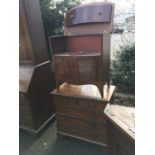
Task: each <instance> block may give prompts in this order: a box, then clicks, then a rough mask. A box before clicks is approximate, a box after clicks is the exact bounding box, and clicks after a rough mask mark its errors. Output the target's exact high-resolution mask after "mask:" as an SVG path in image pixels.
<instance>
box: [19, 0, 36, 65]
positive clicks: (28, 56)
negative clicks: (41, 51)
mask: <svg viewBox="0 0 155 155" xmlns="http://www.w3.org/2000/svg"><path fill="white" fill-rule="evenodd" d="M19 2H20V3H19V11H20V12H19V59H20V63H21V62H22V63H24V62H25V63H29V64H31V63H32V62H33V60H34V59H33V49H32V44H31V40H30V35H29V30H28V23H27V18H26V12H25V7H24V3H23V1H22V0H20V1H19Z"/></svg>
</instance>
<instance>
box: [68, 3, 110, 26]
mask: <svg viewBox="0 0 155 155" xmlns="http://www.w3.org/2000/svg"><path fill="white" fill-rule="evenodd" d="M111 12H112V4H110V3H107V4H105V3H104V5H102V4H101V3H100V5H97V3H96V5H93V4H91V5H88V4H87V5H86V6H85V5H84V6H79V7H76V8H73V9H71V10H69V11H68V12H67V14H66V23H65V24H66V26H67V27H68V26H73V25H77V24H87V23H110V20H111Z"/></svg>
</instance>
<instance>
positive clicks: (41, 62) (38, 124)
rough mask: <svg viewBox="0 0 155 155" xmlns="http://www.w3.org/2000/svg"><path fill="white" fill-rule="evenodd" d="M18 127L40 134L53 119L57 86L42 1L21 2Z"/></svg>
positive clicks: (27, 0)
mask: <svg viewBox="0 0 155 155" xmlns="http://www.w3.org/2000/svg"><path fill="white" fill-rule="evenodd" d="M19 64H20V65H19V126H20V128H22V129H24V130H27V131H29V132H33V133H38V132H39V131H40V130H41V129H42V128H43V127H44V126H45V125H46V124H47V123H48V122H49V121H50V120H51V119H52V118H53V116H54V111H53V107H52V103H51V102H50V96H49V93H50V91H51V90H52V89H54V87H55V83H54V80H53V73H52V71H51V62H50V61H49V58H48V53H47V47H46V40H45V34H44V27H43V22H42V16H41V10H40V3H39V0H19Z"/></svg>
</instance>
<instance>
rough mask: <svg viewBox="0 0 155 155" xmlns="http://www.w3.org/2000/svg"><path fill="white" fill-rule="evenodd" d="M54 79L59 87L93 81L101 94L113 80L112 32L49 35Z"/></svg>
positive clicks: (91, 82)
mask: <svg viewBox="0 0 155 155" xmlns="http://www.w3.org/2000/svg"><path fill="white" fill-rule="evenodd" d="M50 44H51V51H52V52H53V57H52V59H53V64H54V72H55V79H56V83H57V88H58V86H59V85H60V84H61V83H63V82H68V83H71V84H94V85H96V86H97V87H98V88H99V90H100V92H101V94H103V92H102V90H103V85H104V84H105V83H106V82H107V83H109V81H110V34H109V33H103V34H101V33H100V34H83V35H72V36H56V37H50Z"/></svg>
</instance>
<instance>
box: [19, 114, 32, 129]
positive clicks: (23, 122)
mask: <svg viewBox="0 0 155 155" xmlns="http://www.w3.org/2000/svg"><path fill="white" fill-rule="evenodd" d="M19 125H20V126H23V127H27V128H32V129H33V120H32V118H29V117H24V116H22V117H19Z"/></svg>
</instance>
